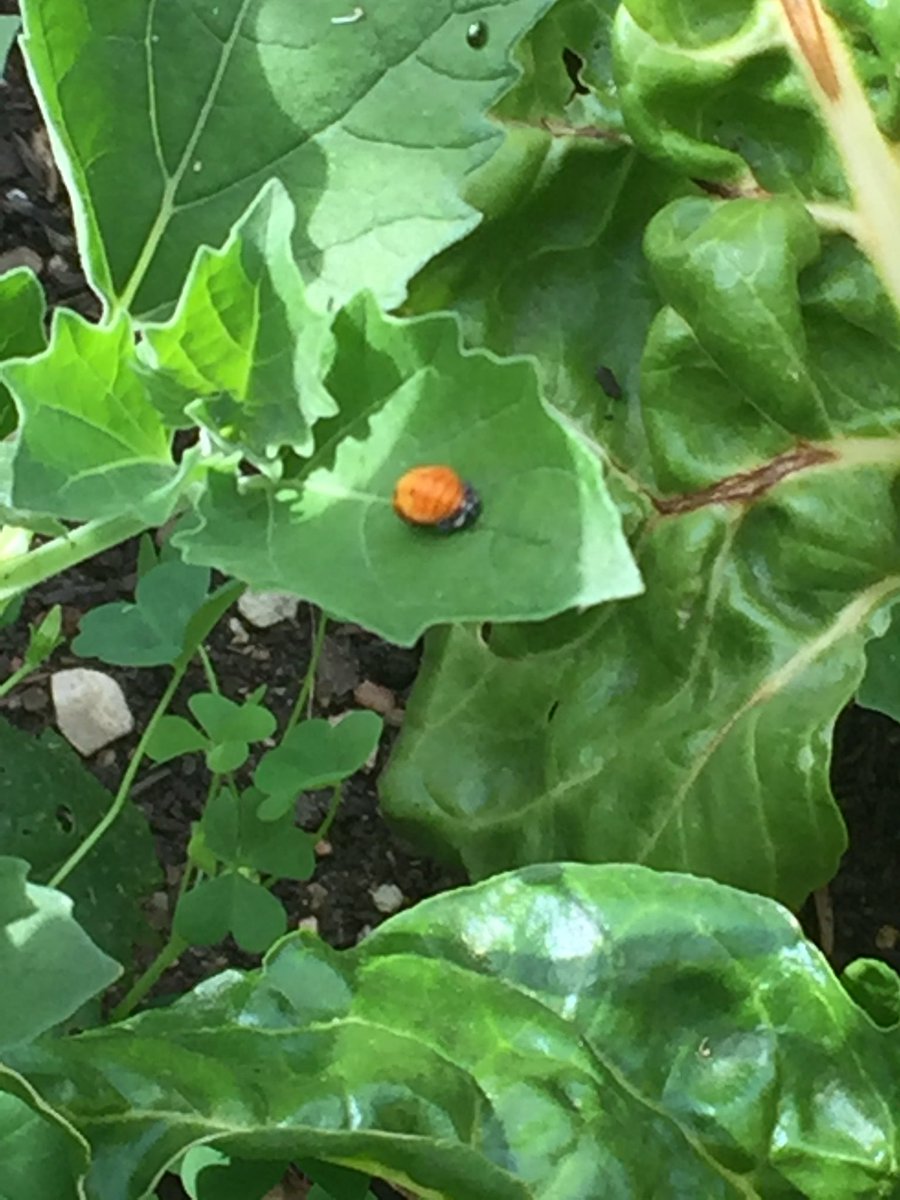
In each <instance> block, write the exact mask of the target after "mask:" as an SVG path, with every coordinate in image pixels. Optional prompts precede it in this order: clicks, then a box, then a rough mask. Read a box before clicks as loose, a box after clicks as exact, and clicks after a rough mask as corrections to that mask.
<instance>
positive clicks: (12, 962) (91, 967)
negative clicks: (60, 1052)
mask: <svg viewBox="0 0 900 1200" xmlns="http://www.w3.org/2000/svg"><path fill="white" fill-rule="evenodd" d="M28 870H29V864H28V863H27V862H25V861H24V860H23V859H19V858H8V857H3V858H0V911H2V913H3V914H4V918H3V925H2V928H0V1050H3V1051H4V1052H5V1051H7V1050H8V1049H9V1048H10V1047H12V1046H15V1045H17V1044H19V1043H22V1042H27V1041H31V1040H32V1039H33V1038H36V1037H38V1036H39V1035H40V1034H42V1033H45V1032H46V1031H47V1030H48V1029H52V1027H53V1026H54V1025H58V1024H59V1023H60V1022H61V1021H64V1020H65V1019H66V1018H67V1017H70V1016H71V1015H72V1014H73V1013H74V1012H76V1011H77V1010H78V1009H79V1008H80V1007H81V1006H82V1004H84V1003H85V1002H86V1001H87V1000H90V999H91V997H92V996H96V995H97V994H98V993H100V992H102V991H103V990H104V989H105V988H107V987H108V986H109V985H110V984H111V983H113V982H114V981H115V980H116V979H117V978H118V977H119V975H120V974H121V970H122V969H121V967H120V966H119V964H118V963H117V962H114V961H113V959H111V958H109V957H108V956H107V955H106V954H104V953H103V951H102V950H100V949H99V947H98V946H96V945H95V944H94V942H92V941H91V939H90V938H89V937H88V935H87V934H86V933H85V932H84V930H83V929H82V928H81V926H80V925H79V924H78V923H77V922H76V921H75V919H74V918H73V916H72V901H71V899H70V898H69V897H68V896H66V895H64V894H63V893H62V892H58V891H56V890H55V889H53V888H46V887H39V886H38V885H37V884H33V883H28V882H27V875H28ZM26 906H29V907H30V908H31V911H30V912H26V911H24V910H25V907H26Z"/></svg>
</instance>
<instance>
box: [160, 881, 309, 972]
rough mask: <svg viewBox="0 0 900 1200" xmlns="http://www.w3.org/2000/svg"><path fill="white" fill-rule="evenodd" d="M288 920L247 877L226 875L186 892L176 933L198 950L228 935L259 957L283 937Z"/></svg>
mask: <svg viewBox="0 0 900 1200" xmlns="http://www.w3.org/2000/svg"><path fill="white" fill-rule="evenodd" d="M286 926H287V918H286V917H285V912H284V909H283V908H282V907H281V904H280V902H279V901H278V900H276V898H275V897H274V896H273V895H272V893H271V892H268V891H266V889H265V888H264V887H262V886H261V885H260V884H258V883H254V882H253V881H252V880H250V879H247V878H246V877H245V876H244V875H239V874H237V873H235V872H227V873H226V874H224V875H217V876H216V878H215V879H205V880H203V882H201V883H198V884H197V886H196V887H194V888H192V889H191V890H190V891H189V892H186V893H185V895H184V896H182V898H181V900H180V901H179V904H178V908H177V909H176V910H175V918H174V921H173V927H174V929H175V932H176V933H177V934H178V935H179V937H182V938H184V939H185V941H188V942H192V943H194V944H196V945H199V946H210V945H213V944H214V943H215V942H219V941H221V940H222V938H223V937H225V935H226V934H227V933H231V934H233V935H234V940H235V941H236V942H237V943H238V945H239V946H241V947H242V948H243V949H244V950H246V951H248V952H249V953H250V954H260V953H262V951H263V950H266V949H267V948H268V947H269V946H271V945H272V943H273V942H274V941H275V940H276V939H277V938H279V937H280V936H281V934H283V933H284V931H285V928H286Z"/></svg>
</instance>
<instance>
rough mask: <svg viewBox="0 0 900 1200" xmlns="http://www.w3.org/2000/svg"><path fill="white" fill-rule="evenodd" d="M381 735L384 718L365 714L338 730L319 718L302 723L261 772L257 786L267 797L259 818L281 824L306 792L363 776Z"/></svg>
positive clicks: (350, 717)
mask: <svg viewBox="0 0 900 1200" xmlns="http://www.w3.org/2000/svg"><path fill="white" fill-rule="evenodd" d="M381 730H382V720H381V717H379V716H376V714H375V713H373V712H368V711H365V710H360V711H358V712H351V713H348V714H347V716H346V717H345V718H344V719H343V720H342V721H341V722H340V723H339V724H337V725H331V724H329V722H328V721H324V720H322V719H321V718H318V717H317V718H315V719H314V720H311V721H302V722H301V723H300V724H299V725H297V726H295V727H294V728H293V729H291V730H290V731H289V732H288V733H287V734H286V735H285V737H284V739H283V741H282V742H281V745H280V746H276V747H275V749H274V750H270V751H269V753H268V754H266V755H265V756H264V757H263V759H262V760H261V762H260V764H259V766H258V767H257V768H256V772H255V773H254V776H253V781H254V783H255V784H256V786H257V787H258V788H259V790H260V791H261V792H264V793H265V794H266V799H265V800H263V802H262V803H261V804H260V806H259V809H258V810H257V813H258V816H259V817H260V818H261V819H262V820H264V821H275V820H278V819H279V818H280V817H282V816H283V815H284V814H285V813H286V812H288V811H290V808H291V805H292V804H293V802H294V799H295V798H296V797H297V796H298V795H299V794H300V793H301V792H306V791H310V790H311V789H313V788H321V787H328V786H329V785H332V784H336V783H340V781H341V780H342V779H346V778H347V776H348V775H352V774H353V772H354V771H358V770H359V768H360V767H361V766H363V764H364V763H365V761H366V759H368V757H369V755H370V754H371V753H372V751H373V750H374V749H375V747H376V746H377V745H378V739H379V737H380V736H381Z"/></svg>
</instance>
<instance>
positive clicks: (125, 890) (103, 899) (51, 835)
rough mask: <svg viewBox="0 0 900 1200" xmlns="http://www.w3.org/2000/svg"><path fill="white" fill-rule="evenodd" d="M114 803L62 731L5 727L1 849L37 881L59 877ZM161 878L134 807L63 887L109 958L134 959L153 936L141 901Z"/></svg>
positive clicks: (0, 724) (0, 735)
mask: <svg viewBox="0 0 900 1200" xmlns="http://www.w3.org/2000/svg"><path fill="white" fill-rule="evenodd" d="M112 802H113V797H112V796H111V795H110V793H109V792H108V791H107V790H106V788H104V787H103V786H102V785H101V784H100V783H99V782H98V781H97V779H96V778H95V777H94V775H93V774H92V773H91V772H90V771H89V770H88V769H87V768H86V767H85V766H84V764H83V763H82V762H81V760H80V759H79V757H78V755H77V754H76V753H75V752H74V751H73V750H72V749H71V747H70V746H69V745H68V744H67V743H65V742H64V741H63V740H62V738H60V737H59V736H58V735H57V734H56V733H54V732H53V731H50V730H48V731H46V732H45V733H44V734H43V735H42V736H41V737H40V738H33V737H30V736H29V735H28V734H25V733H22V732H20V731H19V730H17V729H14V728H13V727H12V726H11V725H9V724H8V723H7V722H5V721H0V847H2V848H3V850H4V852H5V853H7V854H14V855H16V856H18V857H20V858H24V859H27V860H28V862H30V863H31V866H32V878H33V879H34V880H35V882H44V881H46V880H48V879H50V878H51V876H52V875H53V874H54V872H55V871H56V870H57V869H58V868H59V867H60V866H62V864H63V863H64V862H65V861H66V859H67V858H68V857H69V855H70V854H71V853H72V851H73V850H74V849H75V848H76V847H77V846H78V845H79V844H80V843H81V841H82V839H83V838H84V837H85V836H86V835H87V834H88V833H89V832H90V830H91V829H93V827H94V826H95V825H96V824H97V822H98V821H99V820H100V818H101V817H102V816H104V815H105V813H106V812H107V811H108V810H109V808H110V806H111V805H112ZM159 879H160V871H159V866H158V863H157V860H156V852H155V848H154V844H153V838H152V837H151V834H150V830H149V828H148V826H147V822H146V819H145V817H144V816H143V814H142V813H141V811H140V809H139V808H138V807H137V806H136V805H133V804H130V805H127V806H126V807H125V810H124V811H123V812H122V814H121V815H120V816H119V818H118V820H117V821H116V822H115V824H114V825H113V827H112V828H111V829H109V830H108V831H107V833H106V834H105V835H104V837H103V838H102V840H101V841H100V843H99V844H98V845H97V846H96V847H95V849H94V850H93V851H92V852H91V854H90V855H89V856H88V857H87V858H86V859H85V860H84V861H83V862H81V863H80V864H79V865H78V866H77V867H76V868H75V869H74V871H73V872H72V873H71V874H70V875H69V876H68V877H67V878H66V880H65V883H64V885H63V889H64V891H65V892H66V893H67V895H69V896H71V897H72V898H73V900H74V901H75V919H76V920H77V921H78V923H79V925H81V926H83V928H84V929H86V930H87V932H88V933H89V934H90V936H91V937H92V938H93V939H94V941H96V942H97V944H98V945H99V946H101V947H102V949H103V950H105V951H106V952H107V953H109V954H112V955H113V956H115V957H116V958H119V959H121V960H122V961H129V960H130V958H131V955H132V950H133V946H134V943H135V942H136V941H140V940H141V939H143V938H145V937H146V929H147V925H146V920H145V918H144V915H143V912H142V910H141V901H142V900H143V899H144V898H145V897H146V896H148V895H149V894H150V893H151V892H152V891H153V890H154V888H156V887H158V886H159Z"/></svg>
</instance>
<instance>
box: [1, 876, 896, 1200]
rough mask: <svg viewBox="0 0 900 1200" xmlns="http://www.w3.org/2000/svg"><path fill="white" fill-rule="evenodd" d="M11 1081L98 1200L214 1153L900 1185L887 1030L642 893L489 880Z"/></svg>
mask: <svg viewBox="0 0 900 1200" xmlns="http://www.w3.org/2000/svg"><path fill="white" fill-rule="evenodd" d="M413 996H414V997H415V1003H411V1002H410V998H411V997H413ZM460 1013H464V1014H465V1020H460ZM12 1065H13V1066H14V1067H15V1068H16V1069H18V1070H20V1071H22V1072H23V1073H24V1074H25V1075H26V1077H27V1078H28V1079H29V1080H30V1081H31V1082H32V1083H33V1084H34V1086H36V1087H37V1088H38V1090H39V1091H40V1093H41V1094H42V1095H43V1096H44V1097H45V1098H46V1099H47V1100H48V1101H50V1102H51V1103H55V1104H58V1105H59V1107H60V1109H61V1111H62V1113H63V1115H64V1116H65V1117H67V1118H68V1119H70V1120H72V1121H73V1122H75V1123H76V1124H77V1125H78V1127H79V1128H81V1129H82V1130H83V1131H84V1133H85V1135H86V1136H87V1137H88V1139H89V1140H90V1142H91V1146H92V1150H93V1155H94V1165H93V1168H92V1172H91V1177H90V1182H91V1184H92V1186H93V1187H94V1190H95V1195H96V1200H113V1197H114V1196H115V1200H137V1198H138V1197H139V1196H142V1195H143V1193H144V1190H145V1189H146V1188H147V1186H148V1185H149V1183H150V1182H151V1181H152V1180H153V1179H154V1178H155V1177H156V1174H157V1173H158V1172H159V1170H160V1169H161V1168H162V1167H163V1166H165V1165H167V1164H168V1163H169V1162H171V1160H172V1159H173V1157H175V1156H176V1155H177V1154H179V1153H182V1152H184V1151H186V1150H188V1149H189V1148H190V1147H191V1146H194V1145H198V1144H200V1143H201V1142H208V1141H210V1140H211V1139H212V1138H213V1137H217V1142H218V1145H219V1146H220V1148H222V1149H223V1150H224V1151H225V1152H226V1153H228V1154H229V1155H230V1156H232V1157H242V1156H251V1155H252V1156H261V1157H265V1158H267V1159H269V1160H271V1159H273V1158H275V1157H277V1156H279V1155H281V1154H284V1155H285V1157H289V1158H297V1157H304V1156H305V1157H313V1156H314V1157H317V1158H319V1159H323V1160H327V1161H337V1162H339V1163H341V1164H342V1165H344V1166H350V1167H357V1168H359V1169H360V1170H362V1171H365V1170H369V1171H377V1173H378V1174H380V1175H381V1176H382V1177H385V1178H387V1179H396V1180H399V1181H402V1182H404V1183H405V1184H406V1186H407V1187H410V1188H413V1189H414V1190H416V1191H424V1192H426V1193H427V1192H428V1191H431V1192H439V1193H440V1194H441V1195H444V1196H447V1197H450V1198H452V1200H484V1197H485V1196H490V1197H491V1200H559V1198H560V1197H566V1200H596V1198H597V1197H599V1196H607V1195H610V1194H612V1193H611V1188H614V1189H615V1194H616V1195H621V1196H623V1197H624V1196H648V1197H649V1196H659V1197H664V1196H666V1197H667V1196H672V1197H674V1196H678V1197H679V1200H680V1198H681V1197H682V1196H684V1197H687V1196H691V1197H701V1196H702V1197H703V1200H730V1198H731V1197H734V1196H736V1195H743V1196H747V1197H751V1196H758V1197H775V1196H779V1197H780V1196H784V1197H788V1196H803V1197H805V1198H806V1200H835V1197H836V1196H840V1197H841V1198H842V1200H845V1198H846V1200H854V1198H857V1200H864V1198H866V1200H868V1198H869V1197H872V1196H873V1195H878V1194H880V1195H882V1196H885V1197H887V1196H890V1195H891V1194H892V1192H893V1191H894V1190H896V1188H897V1186H898V1183H900V1166H898V1163H900V1135H898V1129H897V1119H896V1113H897V1112H898V1110H900V1084H898V1080H900V1070H898V1066H900V1042H898V1033H897V1031H896V1030H891V1031H883V1030H879V1029H878V1028H876V1026H875V1025H874V1024H873V1023H872V1022H871V1020H870V1019H869V1017H868V1015H867V1014H866V1012H865V1011H863V1010H862V1009H860V1008H858V1007H857V1006H856V1005H855V1004H854V1003H853V1001H852V999H851V998H850V996H849V995H848V994H847V992H846V991H845V989H844V988H843V986H842V985H841V983H840V982H839V980H837V979H836V978H835V976H834V975H833V974H832V972H831V970H830V969H829V967H828V965H827V963H826V961H825V960H824V958H823V957H822V955H821V954H820V953H819V951H818V950H816V948H815V947H813V946H812V945H811V944H810V943H808V942H806V941H805V940H804V939H803V936H802V933H801V931H800V928H799V926H798V924H797V922H796V921H795V920H794V918H793V917H792V916H791V915H790V914H788V913H787V912H785V911H784V910H783V909H781V908H779V907H778V906H777V905H775V904H773V903H772V902H770V901H767V900H764V899H762V898H760V897H756V896H750V895H747V894H744V893H739V892H736V891H733V890H731V889H729V888H724V887H722V886H720V885H716V884H714V883H711V882H710V881H707V880H701V879H695V878H691V877H687V876H673V875H658V874H656V873H654V872H651V871H648V870H646V869H643V868H640V867H633V866H608V867H590V866H577V865H573V864H567V865H563V866H559V865H553V866H546V867H537V868H532V869H530V870H527V871H522V872H519V873H516V874H513V875H509V876H505V877H500V878H494V879H492V880H490V881H488V882H486V883H485V884H483V885H481V886H479V887H476V888H462V889H458V890H457V891H454V892H450V893H447V894H445V895H443V896H439V897H436V898H435V899H433V900H430V901H426V902H424V903H423V904H420V905H418V906H417V907H416V908H415V909H412V910H409V911H407V912H405V913H403V914H400V915H398V916H396V917H394V918H392V919H391V920H389V921H387V922H385V924H384V925H382V926H380V927H379V928H378V929H377V930H375V932H374V933H373V934H371V935H370V936H369V937H367V938H366V939H365V940H364V941H363V942H362V943H361V944H360V945H359V946H357V947H356V948H355V949H354V950H351V951H347V952H344V953H337V952H335V951H333V950H330V949H329V948H328V947H327V946H325V945H323V944H322V943H321V942H320V941H319V940H318V939H312V938H306V937H293V938H290V939H287V940H285V941H283V942H281V943H280V944H279V946H278V947H277V948H276V949H275V950H274V951H273V952H272V954H271V955H270V956H269V958H268V960H267V962H266V965H265V967H264V969H263V971H262V972H257V973H252V974H249V975H247V976H242V975H241V974H239V973H238V972H229V973H228V974H226V975H222V976H219V977H218V978H217V979H215V980H211V981H210V982H209V983H208V984H206V985H204V986H203V987H201V988H200V989H198V990H197V991H196V992H195V993H194V994H192V995H190V996H188V997H185V998H184V999H183V1000H182V1001H181V1002H180V1003H178V1004H176V1005H175V1006H173V1007H170V1008H168V1009H165V1010H160V1011H157V1012H150V1013H147V1014H145V1015H143V1016H140V1017H138V1018H137V1019H133V1020H132V1021H130V1022H129V1023H128V1025H127V1026H126V1027H124V1028H120V1029H115V1028H113V1029H105V1030H98V1031H95V1032H92V1033H89V1034H84V1035H81V1036H79V1037H77V1038H69V1039H65V1040H64V1041H56V1042H46V1043H44V1044H43V1045H40V1046H38V1047H33V1048H29V1049H27V1050H23V1051H21V1052H17V1053H16V1054H15V1055H14V1056H13V1059H12ZM126 1067H127V1069H126ZM163 1080H164V1081H165V1087H164V1090H163V1088H162V1087H161V1086H160V1083H161V1081H163ZM848 1114H852V1115H853V1119H852V1120H848ZM773 1129H777V1131H778V1133H777V1136H775V1137H773V1133H772V1131H773ZM113 1164H115V1167H116V1171H115V1188H113V1187H112V1186H111V1185H110V1184H109V1183H108V1182H107V1181H108V1180H109V1179H110V1178H111V1176H110V1170H111V1168H112V1166H113Z"/></svg>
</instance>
